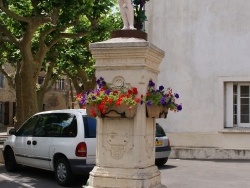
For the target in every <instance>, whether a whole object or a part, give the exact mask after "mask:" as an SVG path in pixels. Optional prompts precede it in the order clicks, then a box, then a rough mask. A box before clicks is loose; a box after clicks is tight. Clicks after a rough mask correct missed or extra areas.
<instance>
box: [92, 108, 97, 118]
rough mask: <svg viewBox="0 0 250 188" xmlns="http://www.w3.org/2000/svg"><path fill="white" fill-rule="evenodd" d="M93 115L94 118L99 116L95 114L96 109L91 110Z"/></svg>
mask: <svg viewBox="0 0 250 188" xmlns="http://www.w3.org/2000/svg"><path fill="white" fill-rule="evenodd" d="M91 115H92V116H93V117H96V116H97V114H96V113H95V109H94V108H92V109H91Z"/></svg>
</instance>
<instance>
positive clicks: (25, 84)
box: [0, 0, 115, 126]
mask: <svg viewBox="0 0 250 188" xmlns="http://www.w3.org/2000/svg"><path fill="white" fill-rule="evenodd" d="M114 2H115V0H102V1H99V0H78V1H69V0H43V1H39V0H19V1H16V0H0V44H1V47H0V53H1V54H2V55H1V56H0V58H1V63H3V62H4V63H10V64H11V65H13V66H14V67H15V68H16V72H15V76H14V77H13V80H14V81H13V87H14V88H15V89H16V102H17V111H16V112H17V114H16V117H17V120H18V124H17V126H19V125H20V123H22V122H23V121H24V120H25V119H26V118H28V117H29V116H31V115H33V114H34V113H36V112H37V111H39V106H38V95H39V92H38V93H37V92H36V91H37V80H38V76H39V73H40V71H41V70H42V68H43V69H44V70H45V71H46V73H48V74H47V75H46V76H47V78H48V79H49V78H51V77H53V71H54V70H53V69H54V67H55V65H56V62H52V61H51V62H50V63H48V61H46V60H47V59H52V58H53V55H54V58H56V57H57V55H58V54H55V53H54V52H53V50H54V51H55V49H58V48H59V49H60V47H61V48H62V47H63V46H64V45H65V44H67V42H66V43H65V44H64V42H65V41H67V40H66V39H83V38H85V37H87V36H88V35H89V34H91V33H92V32H93V31H96V29H97V28H98V27H99V26H98V23H99V20H100V18H101V17H102V16H103V15H106V14H108V13H109V12H110V11H111V8H112V7H113V6H114ZM57 51H58V50H57ZM52 52H53V53H52ZM58 70H60V69H58ZM0 71H1V72H4V70H3V69H1V68H0ZM7 76H8V75H7ZM9 79H10V77H9ZM44 83H45V82H44ZM46 83H47V84H48V85H49V81H47V82H46ZM48 85H46V84H44V90H43V92H46V90H47V89H48V88H49V87H48ZM45 88H46V89H45ZM41 91H42V90H41ZM40 94H41V93H40Z"/></svg>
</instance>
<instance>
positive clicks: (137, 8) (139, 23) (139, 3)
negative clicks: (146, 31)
mask: <svg viewBox="0 0 250 188" xmlns="http://www.w3.org/2000/svg"><path fill="white" fill-rule="evenodd" d="M147 1H149V0H133V5H134V20H135V28H136V29H137V30H142V29H143V24H144V22H145V21H147V16H146V12H145V4H146V2H147Z"/></svg>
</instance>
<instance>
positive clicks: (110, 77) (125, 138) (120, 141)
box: [88, 38, 165, 188]
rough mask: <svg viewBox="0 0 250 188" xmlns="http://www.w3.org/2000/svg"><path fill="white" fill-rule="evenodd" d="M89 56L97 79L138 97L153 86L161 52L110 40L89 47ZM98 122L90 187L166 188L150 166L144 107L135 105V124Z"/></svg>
mask: <svg viewBox="0 0 250 188" xmlns="http://www.w3.org/2000/svg"><path fill="white" fill-rule="evenodd" d="M90 50H91V52H92V55H93V57H94V58H95V60H96V64H95V68H96V78H99V77H103V78H104V79H105V81H106V82H107V83H109V84H113V85H114V86H121V85H124V86H128V87H129V86H132V87H137V89H138V91H139V94H145V93H146V91H147V85H148V81H149V80H150V79H153V81H154V82H156V83H157V75H158V73H159V64H160V63H161V61H162V59H163V57H164V52H163V51H162V50H160V49H159V48H157V47H155V46H154V45H152V44H151V43H149V42H148V41H145V40H143V39H136V38H113V39H110V40H108V41H104V42H99V43H94V44H91V45H90ZM97 119H98V125H97V153H96V166H95V167H94V169H93V170H92V171H91V172H90V177H89V186H88V187H98V188H101V187H109V188H114V187H116V188H125V187H128V188H137V187H138V188H139V187H140V188H142V187H145V188H146V187H147V188H148V187H150V188H151V187H165V186H163V185H161V177H160V171H159V170H158V168H157V167H156V166H155V165H154V163H155V120H154V119H153V118H147V117H146V110H145V105H138V108H137V113H136V116H135V117H134V118H133V119H128V118H97Z"/></svg>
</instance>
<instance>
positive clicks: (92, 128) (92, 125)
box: [83, 116, 96, 138]
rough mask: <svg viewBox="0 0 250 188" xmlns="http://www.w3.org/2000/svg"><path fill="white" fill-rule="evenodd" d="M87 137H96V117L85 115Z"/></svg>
mask: <svg viewBox="0 0 250 188" xmlns="http://www.w3.org/2000/svg"><path fill="white" fill-rule="evenodd" d="M83 122H84V130H85V138H96V118H93V117H87V116H83Z"/></svg>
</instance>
